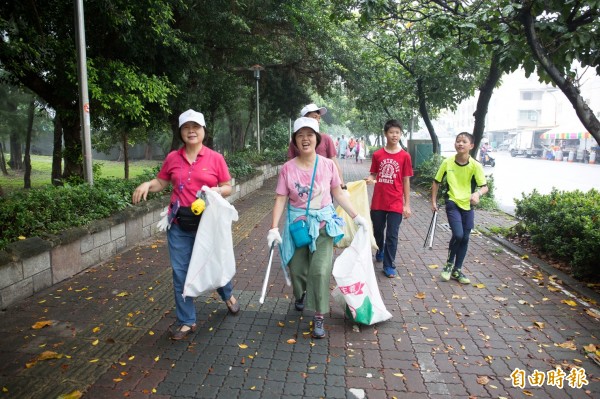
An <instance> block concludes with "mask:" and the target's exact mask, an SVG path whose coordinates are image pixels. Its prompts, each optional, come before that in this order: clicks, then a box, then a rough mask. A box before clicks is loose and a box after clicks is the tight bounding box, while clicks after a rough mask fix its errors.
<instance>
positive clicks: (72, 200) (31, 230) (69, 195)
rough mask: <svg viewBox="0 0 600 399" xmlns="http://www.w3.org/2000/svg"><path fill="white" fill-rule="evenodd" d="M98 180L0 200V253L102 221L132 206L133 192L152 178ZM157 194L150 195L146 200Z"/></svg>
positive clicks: (31, 191)
mask: <svg viewBox="0 0 600 399" xmlns="http://www.w3.org/2000/svg"><path fill="white" fill-rule="evenodd" d="M155 174H156V173H155V171H147V172H146V173H144V174H143V175H140V176H138V177H136V178H135V179H131V180H124V179H117V178H101V179H97V180H95V181H94V185H93V186H91V187H90V186H89V185H88V184H80V185H66V186H63V187H54V186H47V187H44V188H39V189H30V190H21V191H17V192H15V193H13V194H11V195H10V196H8V197H5V198H0V249H3V248H5V247H6V245H8V244H9V243H11V242H14V241H17V240H18V239H19V237H20V236H21V237H25V238H29V237H34V236H39V237H44V236H46V235H48V234H56V233H59V232H61V231H63V230H66V229H69V228H71V227H77V226H83V225H86V224H88V223H89V222H91V221H94V220H98V219H103V218H106V217H109V216H110V215H112V214H114V213H116V212H118V211H120V210H122V209H125V208H126V207H127V206H130V205H131V195H132V193H133V190H135V188H136V187H137V186H138V185H139V184H140V183H141V182H143V181H147V180H149V179H150V178H151V177H153V176H154V175H155ZM157 195H159V194H151V195H149V198H152V197H155V196H157Z"/></svg>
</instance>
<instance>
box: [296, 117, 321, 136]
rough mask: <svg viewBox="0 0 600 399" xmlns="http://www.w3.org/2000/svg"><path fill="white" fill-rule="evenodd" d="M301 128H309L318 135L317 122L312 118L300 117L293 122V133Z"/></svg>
mask: <svg viewBox="0 0 600 399" xmlns="http://www.w3.org/2000/svg"><path fill="white" fill-rule="evenodd" d="M303 127H309V128H311V129H312V130H314V132H315V133H317V134H319V122H317V120H316V119H313V118H307V117H304V116H303V117H300V118H298V119H296V120H295V121H294V133H296V132H297V131H298V130H300V129H302V128H303Z"/></svg>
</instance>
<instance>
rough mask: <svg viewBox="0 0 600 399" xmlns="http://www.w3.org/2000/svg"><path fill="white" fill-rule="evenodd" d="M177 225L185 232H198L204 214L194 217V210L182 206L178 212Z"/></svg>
mask: <svg viewBox="0 0 600 399" xmlns="http://www.w3.org/2000/svg"><path fill="white" fill-rule="evenodd" d="M176 218H177V224H178V225H179V227H181V230H184V231H198V225H199V224H200V219H201V218H202V214H200V215H194V213H193V212H192V208H191V207H189V206H180V207H179V210H178V211H177V216H176Z"/></svg>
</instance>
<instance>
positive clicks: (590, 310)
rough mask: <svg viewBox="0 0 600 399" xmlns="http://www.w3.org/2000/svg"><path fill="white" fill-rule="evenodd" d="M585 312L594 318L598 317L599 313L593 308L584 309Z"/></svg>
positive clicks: (599, 317)
mask: <svg viewBox="0 0 600 399" xmlns="http://www.w3.org/2000/svg"><path fill="white" fill-rule="evenodd" d="M585 313H586V314H588V315H589V316H592V317H593V318H595V319H600V313H598V311H597V310H595V309H586V310H585Z"/></svg>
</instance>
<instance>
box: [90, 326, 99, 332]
mask: <svg viewBox="0 0 600 399" xmlns="http://www.w3.org/2000/svg"><path fill="white" fill-rule="evenodd" d="M98 331H100V327H94V328H92V332H93V333H97V332H98Z"/></svg>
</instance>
